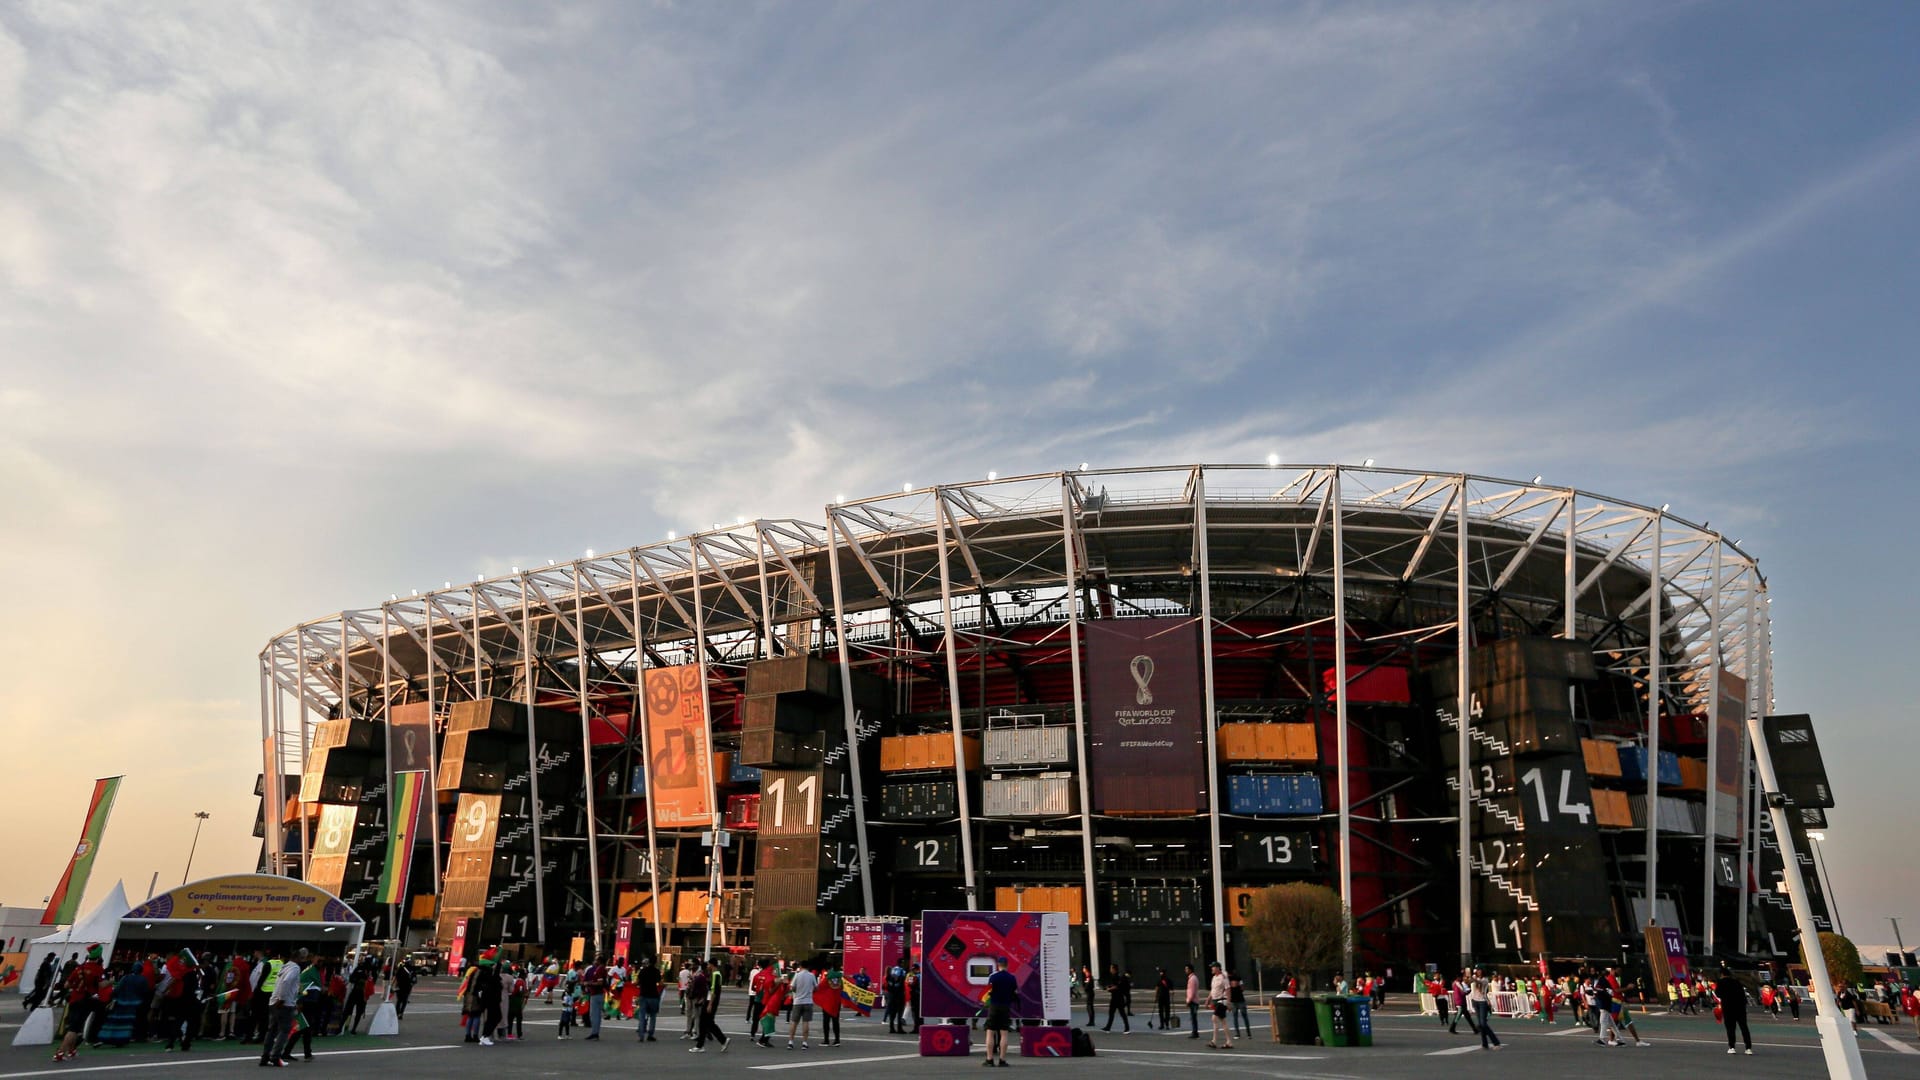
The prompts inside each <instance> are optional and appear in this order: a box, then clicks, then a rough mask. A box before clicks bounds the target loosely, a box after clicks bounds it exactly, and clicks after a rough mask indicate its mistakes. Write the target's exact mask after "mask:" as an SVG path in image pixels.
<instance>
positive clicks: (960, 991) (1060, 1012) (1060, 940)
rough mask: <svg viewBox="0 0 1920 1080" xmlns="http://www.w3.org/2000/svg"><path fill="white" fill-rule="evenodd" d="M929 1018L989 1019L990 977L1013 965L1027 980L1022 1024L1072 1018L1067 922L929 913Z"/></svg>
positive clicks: (1050, 916)
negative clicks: (986, 998)
mask: <svg viewBox="0 0 1920 1080" xmlns="http://www.w3.org/2000/svg"><path fill="white" fill-rule="evenodd" d="M921 925H922V927H923V929H924V932H925V935H926V958H925V960H924V961H923V962H922V963H921V965H920V977H921V982H920V1001H921V1006H922V1007H921V1014H922V1015H923V1016H927V1017H934V1018H951V1017H963V1016H964V1017H969V1018H971V1017H975V1016H981V1015H984V1014H985V1012H986V1004H985V1002H984V995H985V994H986V991H987V977H988V976H990V975H992V974H993V972H994V967H995V965H996V964H997V963H998V962H999V961H1000V960H1001V959H1005V960H1006V962H1007V970H1008V971H1010V972H1012V973H1013V977H1014V978H1015V979H1017V980H1019V983H1020V993H1019V996H1018V998H1017V999H1016V1000H1015V1002H1014V1006H1013V1016H1014V1019H1016V1020H1066V1019H1069V1018H1071V1015H1072V1014H1071V1009H1072V1002H1071V1001H1070V1000H1069V998H1068V994H1069V988H1070V982H1071V973H1070V971H1069V968H1068V956H1067V917H1066V916H1065V915H1063V914H1060V913H1059V912H1042V911H928V912H923V913H922V914H921Z"/></svg>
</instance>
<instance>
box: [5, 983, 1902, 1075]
mask: <svg viewBox="0 0 1920 1080" xmlns="http://www.w3.org/2000/svg"><path fill="white" fill-rule="evenodd" d="M452 992H453V983H452V981H451V980H447V979H429V980H426V981H425V982H423V984H422V985H421V987H420V989H419V990H418V991H416V993H415V994H414V997H413V1002H412V1005H411V1007H409V1008H408V1010H407V1018H406V1020H405V1021H403V1023H402V1032H401V1034H400V1035H399V1036H397V1037H391V1038H379V1039H376V1038H372V1037H369V1036H365V1035H360V1036H343V1037H334V1038H325V1039H316V1040H314V1049H315V1053H314V1059H313V1061H311V1062H300V1063H297V1064H295V1065H294V1066H292V1069H291V1070H290V1072H289V1075H295V1076H299V1075H314V1076H331V1077H345V1076H355V1077H358V1076H368V1075H377V1076H378V1075H385V1076H396V1077H405V1078H407V1080H416V1078H418V1080H439V1078H443V1077H444V1078H448V1080H454V1078H458V1080H473V1077H474V1075H475V1070H483V1071H484V1072H485V1073H488V1074H498V1075H512V1076H515V1077H544V1076H616V1075H632V1074H635V1073H645V1074H646V1075H648V1076H685V1077H713V1076H740V1077H754V1076H769V1077H772V1076H792V1077H795V1078H796V1080H804V1078H805V1077H807V1076H809V1075H814V1072H813V1070H828V1071H826V1072H822V1073H819V1074H818V1075H821V1076H823V1077H834V1078H835V1080H844V1078H845V1077H847V1076H848V1075H855V1076H861V1077H875V1078H891V1077H909V1076H910V1077H919V1076H927V1077H942V1076H969V1075H978V1073H979V1069H980V1068H981V1062H982V1060H983V1055H982V1053H981V1050H980V1046H981V1042H982V1039H981V1037H980V1033H975V1038H974V1052H973V1054H972V1056H971V1057H969V1058H965V1059H961V1058H922V1057H920V1056H919V1054H918V1053H917V1044H916V1043H915V1041H914V1040H913V1039H912V1038H910V1037H908V1036H900V1035H888V1034H887V1033H886V1026H885V1023H884V1022H883V1021H881V1020H880V1019H879V1018H878V1017H875V1018H873V1019H866V1020H862V1019H856V1018H852V1017H849V1018H848V1019H847V1020H846V1022H845V1029H846V1030H845V1039H844V1043H843V1045H841V1046H837V1047H821V1046H819V1045H817V1044H816V1045H815V1046H814V1047H813V1048H812V1049H811V1050H807V1051H799V1050H793V1051H788V1050H785V1049H784V1048H782V1047H783V1044H784V1034H783V1035H782V1036H781V1037H779V1038H776V1039H775V1047H776V1048H775V1049H770V1050H769V1049H763V1048H761V1047H758V1046H754V1045H752V1044H750V1043H749V1042H748V1041H747V1040H746V1038H745V1036H744V1034H743V1032H744V1028H745V1022H744V1020H742V1019H741V1013H742V1010H744V1008H745V1005H746V1002H745V999H744V997H742V996H741V995H740V994H738V993H733V992H729V994H728V996H727V998H726V1000H725V1001H724V1002H723V1014H722V1019H721V1026H722V1027H723V1028H724V1029H725V1030H726V1031H727V1032H728V1034H729V1035H734V1036H736V1038H735V1039H734V1042H733V1046H732V1048H731V1049H730V1050H729V1051H728V1052H727V1053H724V1054H723V1053H720V1052H719V1051H718V1049H717V1048H715V1047H713V1046H711V1045H710V1046H709V1047H708V1048H707V1052H706V1053H704V1054H689V1053H687V1048H688V1046H689V1045H691V1044H690V1043H686V1042H683V1041H681V1040H680V1038H679V1033H680V1031H681V1028H682V1025H683V1023H684V1021H683V1020H682V1018H681V1017H680V1015H679V1014H678V1012H677V1011H676V1010H675V1009H674V1007H673V1005H672V1003H671V1001H669V1002H668V1004H667V1007H666V1011H665V1012H664V1013H663V1014H662V1015H661V1017H660V1029H661V1039H660V1041H658V1042H655V1043H648V1044H642V1043H639V1042H638V1041H637V1039H636V1038H635V1034H634V1026H633V1022H632V1021H621V1022H617V1023H607V1024H605V1025H604V1026H603V1028H602V1035H601V1038H600V1040H599V1041H597V1042H587V1041H584V1039H583V1036H584V1034H585V1033H584V1032H583V1031H576V1033H575V1037H574V1038H573V1039H571V1040H567V1041H561V1040H559V1039H558V1038H556V1037H555V1035H556V1029H557V1024H556V1019H555V1017H556V1013H557V1010H556V1008H555V1007H553V1006H547V1005H543V1004H540V1003H539V1002H538V1001H536V1002H534V1003H533V1004H532V1005H530V1006H529V1009H528V1014H527V1023H526V1027H527V1037H526V1039H525V1040H522V1041H517V1042H507V1043H501V1044H499V1045H496V1046H491V1047H482V1046H473V1045H467V1044H465V1043H464V1042H463V1041H462V1032H461V1030H460V1028H459V1009H458V1007H457V1006H456V1005H455V1004H454V1002H453V996H452ZM17 1001H18V999H17V998H13V997H11V996H9V997H8V998H7V999H5V1001H4V1004H0V1009H3V1010H4V1011H3V1012H0V1080H13V1078H24V1077H41V1076H60V1075H69V1074H71V1075H96V1074H97V1075H123V1074H125V1075H138V1076H142V1077H148V1078H151V1080H176V1078H178V1080H189V1078H198V1077H216V1078H226V1080H233V1078H234V1077H235V1076H236V1074H240V1070H250V1069H253V1068H255V1067H256V1064H255V1063H256V1062H258V1061H259V1057H260V1055H259V1050H258V1048H255V1047H246V1048H242V1047H238V1046H235V1045H234V1044H232V1043H221V1042H202V1043H199V1044H197V1045H196V1046H195V1048H194V1049H193V1051H192V1052H191V1053H189V1054H182V1053H177V1052H176V1053H166V1052H164V1051H163V1050H162V1049H161V1048H160V1047H159V1046H157V1045H144V1046H134V1047H127V1048H124V1049H105V1048H102V1049H86V1048H82V1050H81V1052H80V1058H79V1060H77V1061H73V1062H67V1063H64V1064H60V1065H55V1064H53V1063H52V1062H51V1060H50V1059H51V1058H52V1056H53V1051H52V1048H51V1047H38V1046H36V1047H19V1048H15V1047H12V1046H10V1045H7V1044H8V1043H10V1042H11V1040H12V1038H13V1033H14V1031H15V1030H17V1028H18V1025H19V1020H20V1013H19V1008H18V1005H17ZM1403 1002H1404V999H1403ZM1254 1015H1255V1017H1256V1028H1255V1030H1256V1032H1257V1034H1256V1035H1255V1037H1254V1038H1253V1039H1251V1040H1248V1039H1239V1040H1236V1042H1235V1048H1234V1049H1233V1050H1210V1049H1207V1047H1206V1045H1205V1040H1204V1039H1201V1040H1192V1039H1188V1038H1187V1037H1186V1033H1185V1032H1170V1033H1161V1032H1156V1031H1150V1030H1144V1029H1143V1028H1142V1027H1140V1026H1136V1027H1135V1029H1134V1033H1133V1034H1132V1035H1125V1036H1123V1035H1121V1034H1120V1033H1119V1032H1117V1031H1116V1032H1113V1033H1111V1034H1109V1033H1107V1032H1104V1031H1101V1030H1100V1029H1098V1028H1095V1029H1094V1030H1093V1038H1094V1044H1095V1046H1096V1048H1097V1050H1098V1056H1096V1057H1093V1058H1071V1059H1065V1060H1052V1059H1038V1058H1020V1057H1017V1056H1015V1057H1011V1058H1010V1059H1009V1060H1010V1069H1026V1070H1034V1071H1039V1072H1043V1073H1045V1074H1046V1075H1049V1076H1056V1077H1062V1078H1065V1077H1093V1076H1099V1077H1103V1078H1104V1080H1124V1078H1128V1077H1140V1078H1141V1080H1151V1078H1153V1077H1160V1076H1182V1077H1184V1076H1194V1077H1200V1076H1222V1077H1243V1076H1260V1077H1270V1076H1278V1077H1298V1078H1301V1080H1402V1078H1405V1080H1416V1078H1417V1080H1432V1078H1433V1077H1436V1076H1449V1075H1460V1074H1467V1075H1472V1076H1474V1077H1475V1078H1476V1080H1482V1078H1487V1077H1495V1078H1497V1077H1507V1076H1512V1077H1524V1078H1527V1080H1552V1078H1557V1077H1570V1078H1572V1077H1577V1078H1580V1080H1593V1078H1596V1077H1600V1078H1608V1080H1612V1078H1618V1077H1627V1078H1631V1077H1666V1076H1672V1077H1686V1078H1688V1080H1715V1078H1720V1077H1726V1078H1735V1077H1738V1078H1742V1080H1748V1078H1778V1080H1807V1078H1810V1077H1817V1076H1822V1075H1824V1064H1823V1060H1822V1058H1821V1054H1820V1048H1819V1044H1818V1040H1817V1038H1816V1036H1815V1034H1814V1031H1813V1022H1812V1021H1811V1020H1810V1019H1809V1020H1805V1021H1802V1022H1800V1023H1799V1024H1794V1023H1792V1022H1789V1021H1784V1020H1783V1021H1775V1020H1772V1019H1770V1018H1756V1019H1755V1020H1754V1022H1753V1033H1754V1039H1755V1043H1754V1049H1755V1053H1754V1056H1752V1057H1747V1056H1745V1055H1735V1056H1732V1057H1729V1056H1727V1053H1726V1039H1725V1036H1724V1034H1723V1032H1722V1029H1721V1027H1720V1025H1719V1024H1718V1023H1716V1022H1715V1021H1714V1020H1713V1018H1712V1017H1711V1016H1667V1015H1663V1014H1653V1015H1648V1016H1643V1017H1640V1018H1639V1019H1638V1021H1637V1022H1638V1024H1639V1027H1640V1032H1641V1034H1642V1035H1643V1036H1645V1037H1646V1038H1647V1040H1649V1041H1650V1042H1651V1043H1652V1044H1653V1045H1651V1046H1649V1047H1631V1046H1629V1047H1621V1048H1609V1047H1601V1046H1595V1045H1594V1043H1593V1035H1592V1033H1591V1032H1588V1031H1587V1029H1585V1028H1582V1027H1579V1026H1577V1025H1574V1024H1572V1023H1570V1022H1568V1021H1567V1020H1566V1019H1565V1018H1564V1017H1563V1018H1562V1019H1561V1022H1560V1023H1558V1024H1555V1025H1552V1026H1549V1025H1546V1024H1542V1023H1540V1022H1538V1021H1524V1020H1507V1021H1504V1022H1496V1024H1495V1031H1496V1032H1497V1033H1498V1034H1499V1035H1500V1038H1501V1039H1502V1040H1503V1041H1504V1042H1505V1043H1506V1049H1504V1050H1501V1051H1498V1052H1492V1051H1482V1050H1480V1049H1479V1045H1480V1044H1479V1040H1478V1039H1476V1038H1472V1037H1470V1036H1468V1034H1467V1032H1466V1028H1465V1026H1464V1025H1462V1027H1461V1028H1460V1033H1459V1034H1458V1035H1450V1034H1448V1033H1447V1030H1446V1029H1445V1028H1443V1027H1441V1026H1440V1025H1439V1024H1438V1023H1437V1022H1436V1020H1435V1019H1434V1018H1432V1017H1421V1016H1418V1015H1415V1014H1414V1012H1413V1011H1412V1008H1411V1005H1410V1004H1406V1003H1403V1004H1401V1005H1398V1006H1396V1005H1395V1004H1394V1003H1393V1002H1392V1001H1391V1000H1390V1001H1389V1003H1388V1007H1387V1008H1386V1009H1385V1010H1384V1011H1381V1012H1378V1013H1376V1014H1375V1016H1374V1026H1373V1030H1374V1045H1373V1046H1372V1047H1368V1048H1353V1049H1344V1048H1322V1047H1313V1046H1281V1045H1279V1044H1276V1043H1273V1042H1271V1041H1269V1040H1268V1039H1267V1037H1266V1031H1265V1028H1264V1027H1261V1026H1259V1025H1260V1021H1262V1020H1263V1019H1264V1014H1263V1012H1262V1011H1261V1010H1255V1013H1254ZM1103 1019H1104V1014H1103ZM1202 1019H1203V1021H1204V1019H1205V1018H1204V1017H1203V1018H1202ZM816 1023H817V1022H816ZM1859 1038H1860V1049H1861V1057H1862V1058H1863V1059H1864V1060H1865V1061H1866V1065H1867V1073H1868V1075H1869V1076H1871V1077H1873V1078H1875V1080H1881V1078H1887V1080H1893V1078H1901V1077H1912V1078H1914V1080H1920V1040H1916V1037H1915V1033H1914V1029H1913V1028H1912V1027H1911V1026H1881V1025H1877V1024H1876V1025H1869V1027H1868V1028H1866V1029H1863V1031H1862V1034H1861V1035H1860V1036H1859ZM247 1050H251V1051H252V1052H251V1053H248V1052H245V1051H247ZM1015 1052H1016V1054H1017V1052H1018V1047H1017V1046H1016V1047H1015ZM242 1075H244V1074H242Z"/></svg>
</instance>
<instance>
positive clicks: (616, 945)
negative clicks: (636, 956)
mask: <svg viewBox="0 0 1920 1080" xmlns="http://www.w3.org/2000/svg"><path fill="white" fill-rule="evenodd" d="M613 955H614V956H615V957H616V958H618V959H619V960H621V961H625V960H627V959H628V958H630V957H632V956H633V920H632V919H615V920H614V922H613Z"/></svg>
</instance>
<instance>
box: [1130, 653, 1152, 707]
mask: <svg viewBox="0 0 1920 1080" xmlns="http://www.w3.org/2000/svg"><path fill="white" fill-rule="evenodd" d="M1127 670H1128V671H1130V672H1132V673H1133V703H1134V704H1135V705H1151V704H1153V691H1152V689H1150V688H1149V687H1148V686H1147V684H1148V683H1150V682H1152V681H1153V657H1151V656H1136V657H1134V658H1133V662H1132V663H1130V664H1128V665H1127Z"/></svg>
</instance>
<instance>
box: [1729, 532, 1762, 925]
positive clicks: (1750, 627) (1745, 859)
mask: <svg viewBox="0 0 1920 1080" xmlns="http://www.w3.org/2000/svg"><path fill="white" fill-rule="evenodd" d="M1759 640H1760V567H1759V566H1757V565H1755V563H1754V562H1753V560H1751V559H1749V560H1747V634H1746V652H1747V656H1746V661H1747V662H1746V668H1745V670H1746V676H1747V696H1746V700H1745V701H1744V702H1742V704H1743V705H1744V706H1745V708H1746V715H1745V716H1742V717H1741V718H1740V720H1741V723H1740V928H1739V932H1740V940H1739V941H1738V942H1737V943H1736V944H1735V945H1734V951H1735V952H1738V953H1740V954H1741V955H1743V956H1744V955H1745V954H1746V952H1747V941H1748V936H1747V935H1748V928H1747V914H1748V910H1749V909H1750V908H1751V906H1752V904H1753V899H1752V897H1751V896H1749V895H1748V893H1747V883H1748V882H1749V881H1751V880H1752V874H1753V862H1752V854H1751V853H1752V850H1753V845H1755V844H1757V843H1758V842H1759V840H1758V828H1759V821H1758V818H1759V816H1760V791H1759V785H1757V784H1755V783H1754V782H1753V759H1752V754H1753V745H1752V742H1751V740H1750V739H1749V738H1748V736H1747V729H1748V725H1747V723H1746V721H1747V720H1749V719H1750V718H1752V717H1754V716H1757V715H1759V713H1760V707H1759V700H1760V699H1759V697H1758V694H1759V693H1760V667H1759V664H1760V645H1759Z"/></svg>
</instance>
